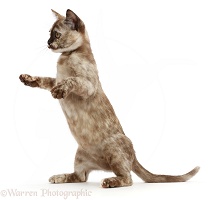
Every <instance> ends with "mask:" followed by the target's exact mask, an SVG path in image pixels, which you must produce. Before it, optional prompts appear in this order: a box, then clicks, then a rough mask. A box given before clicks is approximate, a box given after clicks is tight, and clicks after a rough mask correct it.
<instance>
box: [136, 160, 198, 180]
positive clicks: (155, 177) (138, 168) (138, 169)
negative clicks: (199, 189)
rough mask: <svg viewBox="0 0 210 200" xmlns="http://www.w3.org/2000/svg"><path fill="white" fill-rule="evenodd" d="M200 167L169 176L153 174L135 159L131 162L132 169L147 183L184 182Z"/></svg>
mask: <svg viewBox="0 0 210 200" xmlns="http://www.w3.org/2000/svg"><path fill="white" fill-rule="evenodd" d="M199 169H200V167H195V168H194V169H193V170H191V171H190V172H188V173H186V174H183V175H180V176H171V175H158V174H153V173H151V172H149V171H147V170H146V169H145V168H144V167H143V166H142V165H141V164H140V163H139V162H138V160H137V159H135V161H134V163H133V168H132V171H133V172H134V173H135V174H136V175H137V176H139V177H140V178H141V179H142V180H143V181H145V182H147V183H165V182H185V181H188V180H189V179H191V178H192V177H193V176H195V174H197V172H198V171H199Z"/></svg>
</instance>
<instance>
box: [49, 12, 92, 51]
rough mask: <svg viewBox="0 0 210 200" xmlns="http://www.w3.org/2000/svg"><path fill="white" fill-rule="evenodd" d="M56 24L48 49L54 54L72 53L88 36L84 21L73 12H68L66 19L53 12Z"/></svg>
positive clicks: (51, 31) (51, 32) (52, 29)
mask: <svg viewBox="0 0 210 200" xmlns="http://www.w3.org/2000/svg"><path fill="white" fill-rule="evenodd" d="M52 12H53V13H54V15H55V17H56V19H57V20H56V22H55V23H54V24H53V26H52V28H51V29H50V39H49V40H48V42H47V43H48V48H49V49H51V50H52V51H53V52H58V53H63V52H70V51H73V50H76V49H77V48H79V47H80V46H81V45H82V43H83V40H84V39H85V37H86V38H87V37H88V36H87V35H86V31H85V25H84V23H83V21H82V20H81V19H80V18H79V17H78V16H77V15H76V14H75V13H74V12H73V11H71V10H69V9H68V10H67V11H66V17H64V16H62V15H60V14H59V13H57V12H56V11H54V10H52Z"/></svg>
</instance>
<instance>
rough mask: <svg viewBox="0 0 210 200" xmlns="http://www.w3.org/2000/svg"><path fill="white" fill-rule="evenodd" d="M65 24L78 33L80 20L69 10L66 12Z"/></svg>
mask: <svg viewBox="0 0 210 200" xmlns="http://www.w3.org/2000/svg"><path fill="white" fill-rule="evenodd" d="M65 23H66V24H68V25H69V26H70V27H71V29H72V30H76V31H78V30H79V28H80V26H81V20H80V18H79V17H78V16H77V15H76V14H75V13H74V12H73V11H71V10H69V9H68V10H67V11H66V19H65Z"/></svg>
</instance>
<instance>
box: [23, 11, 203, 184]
mask: <svg viewBox="0 0 210 200" xmlns="http://www.w3.org/2000/svg"><path fill="white" fill-rule="evenodd" d="M53 13H54V14H55V16H56V17H57V21H56V22H55V23H54V24H53V26H52V28H51V31H50V39H49V40H48V47H49V48H50V49H52V51H54V52H58V53H61V55H60V57H59V59H58V63H57V76H56V78H49V77H36V76H35V77H32V76H30V75H26V74H22V75H20V80H21V81H22V82H23V83H24V84H25V85H27V86H31V87H40V88H43V89H47V90H49V91H50V92H51V94H52V96H53V97H54V98H56V99H59V102H60V104H61V107H62V110H63V113H64V115H65V116H66V119H67V123H68V125H69V128H70V130H71V133H72V134H73V136H74V138H75V139H76V141H77V143H78V150H77V153H76V156H75V162H74V173H72V174H61V175H55V176H52V177H51V178H50V179H49V181H50V182H51V183H75V182H85V181H87V179H88V175H89V173H90V172H91V171H92V170H105V171H112V172H114V173H115V175H116V177H111V178H106V179H104V180H102V183H101V186H102V187H103V188H107V187H120V186H130V185H132V179H131V174H130V172H131V171H134V172H135V173H136V174H137V175H138V176H139V177H140V178H142V179H143V180H144V181H145V182H181V181H187V180H188V179H190V178H191V177H193V176H194V175H195V174H196V173H197V172H198V170H199V167H196V168H195V169H193V170H192V171H190V172H189V173H187V174H185V175H181V176H169V175H156V174H152V173H151V172H149V171H147V170H146V169H145V168H143V167H142V166H141V165H140V164H139V162H138V161H137V159H136V156H135V152H134V149H133V145H132V142H131V141H130V140H129V138H127V137H126V136H125V134H124V132H123V129H122V126H121V125H120V122H119V120H118V118H117V116H116V114H115V112H114V109H113V107H112V105H111V103H110V102H109V100H108V98H107V97H106V95H105V93H104V91H103V89H102V87H101V83H100V81H99V77H98V71H97V67H96V63H95V60H94V57H93V54H92V51H91V47H90V43H89V38H88V35H87V32H86V30H85V25H84V23H83V22H82V20H81V19H80V18H79V17H78V16H77V15H76V14H75V13H73V12H72V11H71V10H67V12H66V17H64V16H62V15H60V14H59V13H57V12H55V11H53Z"/></svg>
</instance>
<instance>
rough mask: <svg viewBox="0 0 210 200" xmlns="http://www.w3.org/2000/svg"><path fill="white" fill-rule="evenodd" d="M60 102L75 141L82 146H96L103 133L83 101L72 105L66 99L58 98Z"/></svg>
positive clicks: (100, 140)
mask: <svg viewBox="0 0 210 200" xmlns="http://www.w3.org/2000/svg"><path fill="white" fill-rule="evenodd" d="M60 104H61V107H62V110H63V112H64V115H65V117H66V120H67V122H68V125H69V128H70V130H71V133H72V135H73V136H74V138H75V139H76V141H77V143H78V144H79V145H80V146H82V147H84V148H93V146H98V145H99V144H100V143H101V142H102V140H103V138H104V134H103V132H101V131H100V130H99V126H98V124H97V121H96V120H95V119H94V118H92V117H91V115H90V113H89V112H88V110H87V108H86V106H85V105H84V104H83V103H81V105H80V106H78V105H74V103H73V102H71V101H68V100H60Z"/></svg>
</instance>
